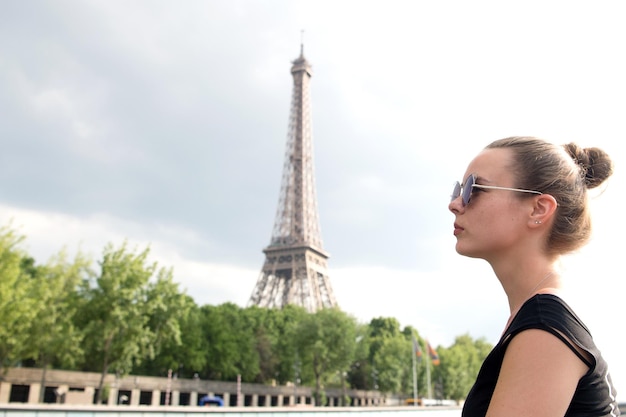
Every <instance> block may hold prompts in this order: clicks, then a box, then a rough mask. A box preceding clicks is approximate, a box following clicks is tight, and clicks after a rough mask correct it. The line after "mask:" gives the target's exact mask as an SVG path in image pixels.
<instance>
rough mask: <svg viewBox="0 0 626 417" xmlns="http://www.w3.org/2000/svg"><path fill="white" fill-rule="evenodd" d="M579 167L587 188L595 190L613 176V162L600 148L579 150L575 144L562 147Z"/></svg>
mask: <svg viewBox="0 0 626 417" xmlns="http://www.w3.org/2000/svg"><path fill="white" fill-rule="evenodd" d="M563 147H564V148H565V150H566V151H567V153H568V154H569V155H570V156H571V157H572V159H573V160H574V162H575V163H576V164H577V165H578V166H579V167H580V170H581V173H582V174H583V178H584V180H585V185H586V186H587V188H595V187H597V186H598V185H600V184H602V183H603V182H604V181H605V180H606V179H607V178H609V177H610V176H611V175H612V174H613V162H612V161H611V158H610V157H609V155H608V154H607V153H606V152H604V151H603V150H602V149H600V148H584V149H583V148H581V147H580V146H578V145H577V144H575V143H568V144H567V145H563Z"/></svg>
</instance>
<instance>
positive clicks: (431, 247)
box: [0, 0, 626, 390]
mask: <svg viewBox="0 0 626 417" xmlns="http://www.w3.org/2000/svg"><path fill="white" fill-rule="evenodd" d="M625 18H626V16H625V12H624V11H623V6H622V2H620V1H617V0H615V1H596V2H593V3H592V2H579V1H552V2H546V1H526V2H507V1H495V0H494V1H491V2H487V1H481V0H478V1H472V2H466V1H429V2H426V1H387V0H386V1H375V2H374V1H363V0H358V1H356V0H355V1H320V0H311V1H287V0H285V1H278V0H273V1H256V0H255V1H236V0H204V1H194V0H188V1H183V2H180V1H176V2H175V1H156V0H134V1H111V0H103V1H95V0H81V1H78V0H73V1H68V0H54V1H44V0H41V1H39V0H32V1H3V2H1V3H0V145H1V149H0V179H1V185H0V224H2V225H7V224H9V222H11V221H12V224H13V226H14V227H16V228H18V229H19V230H20V231H21V232H22V233H23V234H24V235H26V237H27V241H26V244H25V248H26V249H27V250H28V251H29V252H30V253H31V255H33V256H34V257H35V258H36V259H37V260H38V262H40V263H44V262H46V261H47V260H48V258H49V257H50V256H51V255H52V254H54V253H56V252H58V251H59V250H61V249H62V248H63V247H66V248H68V250H70V251H74V252H75V251H77V250H79V249H80V250H82V251H83V252H86V253H88V254H91V255H92V257H93V259H95V260H97V259H98V257H99V256H100V255H101V253H102V250H103V248H104V246H105V245H106V244H107V243H113V244H114V245H116V246H119V245H121V244H122V243H123V242H124V240H128V242H129V244H130V245H131V247H136V248H140V249H143V248H145V247H146V246H147V245H150V247H151V254H152V258H153V259H154V260H155V261H157V262H158V263H159V265H160V266H165V267H170V266H171V267H173V268H174V276H175V279H176V281H177V282H180V284H181V288H184V289H186V291H187V292H188V293H189V294H191V295H192V296H193V297H194V298H195V300H196V302H197V303H198V304H199V305H204V304H220V303H223V302H234V303H236V304H238V305H240V306H245V305H246V303H247V300H248V298H249V297H250V294H251V293H252V290H253V288H254V285H255V283H256V280H257V278H258V276H259V273H260V270H261V266H262V263H263V259H264V258H263V253H262V249H263V248H264V247H265V246H267V245H268V244H269V240H270V235H271V231H272V226H273V222H274V214H275V211H276V208H277V204H278V195H279V187H280V180H281V170H282V166H283V156H284V150H285V149H284V148H285V142H286V138H287V122H288V118H289V105H290V97H291V88H292V79H291V74H290V68H291V61H292V60H294V59H295V58H297V57H298V55H299V52H300V42H301V38H302V39H303V40H304V53H305V56H306V58H307V59H308V61H309V62H310V63H311V64H312V65H313V79H312V86H311V88H312V92H311V93H312V108H313V136H314V141H315V142H314V147H315V170H316V181H317V195H318V206H319V212H320V222H321V230H322V238H323V241H324V249H325V250H327V251H328V252H330V254H331V258H330V261H329V268H330V277H331V282H332V285H333V288H334V291H335V293H336V297H337V299H338V302H339V304H340V306H341V308H342V309H343V310H344V311H346V312H348V313H350V314H352V315H354V316H355V317H357V318H358V319H359V320H360V321H362V322H367V321H369V320H370V319H372V318H374V317H380V316H383V317H396V318H397V319H399V320H400V322H401V324H402V325H413V326H414V327H416V328H417V329H418V330H419V331H420V334H421V335H422V336H423V337H426V338H428V339H430V341H431V342H432V343H433V344H435V345H437V344H443V345H449V344H451V343H452V342H453V341H454V337H455V336H458V335H461V334H465V333H469V334H470V335H471V336H472V337H474V338H478V337H485V338H487V340H488V341H490V342H491V343H496V342H497V339H498V337H499V335H500V332H501V331H502V329H503V326H504V324H505V322H506V320H507V319H508V307H507V302H506V298H505V296H504V293H503V291H502V289H501V287H500V285H499V283H498V282H497V280H496V279H495V277H494V275H493V273H492V272H491V270H490V269H489V268H488V266H487V264H486V263H484V262H483V261H479V260H469V259H464V258H461V257H460V256H458V255H457V254H456V252H455V251H454V243H455V240H454V236H453V234H452V231H453V228H452V224H453V216H452V214H451V213H449V212H448V210H447V205H448V202H449V195H450V191H451V188H452V184H453V182H454V181H456V180H459V179H461V178H460V177H461V175H462V174H463V172H464V171H465V168H466V166H467V164H468V162H469V161H470V160H471V159H472V158H473V157H474V156H475V154H476V153H478V152H479V151H480V150H481V149H482V148H483V147H484V146H485V145H487V144H488V143H489V142H491V141H492V140H495V139H499V138H502V137H507V136H513V135H533V136H539V137H543V138H546V139H548V140H552V141H554V142H557V143H565V142H569V141H576V142H579V143H580V144H582V145H585V146H600V147H603V148H604V149H605V150H606V151H608V152H609V154H610V155H611V156H612V157H613V158H614V160H615V162H616V174H615V175H614V176H613V178H612V179H611V181H610V183H609V185H608V187H606V190H605V192H604V193H603V195H601V196H599V198H597V199H594V201H593V209H594V213H595V224H594V225H595V234H594V238H593V241H592V242H591V244H590V245H589V246H588V247H587V248H586V249H585V250H583V251H582V252H581V253H580V254H577V255H575V256H573V257H571V259H568V260H566V263H565V268H566V273H565V275H566V283H567V284H568V289H569V291H570V296H569V298H567V301H568V302H570V303H571V304H572V305H573V306H575V308H576V309H577V311H578V313H579V314H580V315H581V316H582V318H583V319H584V320H585V321H586V323H587V324H588V325H589V327H590V328H591V331H592V333H593V335H594V337H595V338H596V341H597V342H598V344H599V345H600V348H601V350H602V351H603V352H604V355H605V356H606V357H607V359H608V360H609V363H610V366H611V367H612V372H613V376H614V380H615V382H616V385H617V388H618V390H619V389H620V387H622V388H621V389H622V390H626V358H624V357H623V353H622V352H621V351H622V350H623V346H621V344H622V342H620V343H616V340H620V341H621V340H623V337H624V324H625V320H624V318H625V316H626V313H625V312H624V296H625V293H624V284H623V280H624V278H625V277H624V272H623V267H622V264H623V263H621V262H619V259H620V257H623V253H622V252H623V251H622V250H620V247H618V243H617V242H621V241H622V239H623V232H624V221H623V219H622V218H621V217H622V216H621V214H622V211H623V210H622V209H623V202H624V199H623V197H620V196H619V195H618V193H620V192H623V190H625V189H626V178H625V174H624V165H623V164H625V163H626V154H625V152H626V145H625V144H624V140H625V138H626V125H625V120H626V119H625V114H626V82H625V75H624V74H626V64H625V63H624V61H625V60H624V59H623V55H624V50H625V45H624V40H625V39H626V26H625V25H624V24H623V22H624V20H625ZM302 31H304V33H303V35H302ZM618 237H619V238H620V240H618ZM621 247H622V248H623V245H621Z"/></svg>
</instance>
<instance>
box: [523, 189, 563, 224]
mask: <svg viewBox="0 0 626 417" xmlns="http://www.w3.org/2000/svg"><path fill="white" fill-rule="evenodd" d="M534 201H535V204H534V206H533V211H532V213H531V215H530V218H529V221H530V224H531V227H539V226H541V225H542V224H545V223H548V222H549V221H550V220H551V219H552V217H553V216H554V213H555V212H556V208H557V207H558V203H557V202H556V199H555V198H554V197H553V196H551V195H550V194H541V195H539V196H537V197H535V198H534Z"/></svg>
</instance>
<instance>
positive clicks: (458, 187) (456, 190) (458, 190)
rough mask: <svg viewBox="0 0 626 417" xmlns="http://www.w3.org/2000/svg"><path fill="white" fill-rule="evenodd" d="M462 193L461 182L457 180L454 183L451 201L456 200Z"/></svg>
mask: <svg viewBox="0 0 626 417" xmlns="http://www.w3.org/2000/svg"><path fill="white" fill-rule="evenodd" d="M460 195H461V184H459V182H458V181H457V182H456V183H455V184H454V190H452V195H451V196H450V201H454V200H456V199H457V198H459V196H460Z"/></svg>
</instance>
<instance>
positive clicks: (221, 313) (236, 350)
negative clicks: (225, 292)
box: [200, 303, 259, 381]
mask: <svg viewBox="0 0 626 417" xmlns="http://www.w3.org/2000/svg"><path fill="white" fill-rule="evenodd" d="M201 310H202V315H203V317H202V330H203V333H204V335H205V337H206V340H207V346H208V349H207V352H206V366H205V369H204V370H203V372H201V373H200V375H201V376H202V377H205V378H207V379H218V380H222V381H235V380H236V379H237V375H241V378H242V380H243V381H254V380H255V377H256V375H257V374H258V372H259V356H258V353H257V352H256V340H255V334H254V330H253V329H252V328H251V327H250V326H249V320H248V319H246V317H245V316H244V313H243V311H242V309H241V308H240V307H238V306H237V305H235V304H233V303H224V304H222V305H219V306H217V307H215V306H204V307H202V309H201Z"/></svg>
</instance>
